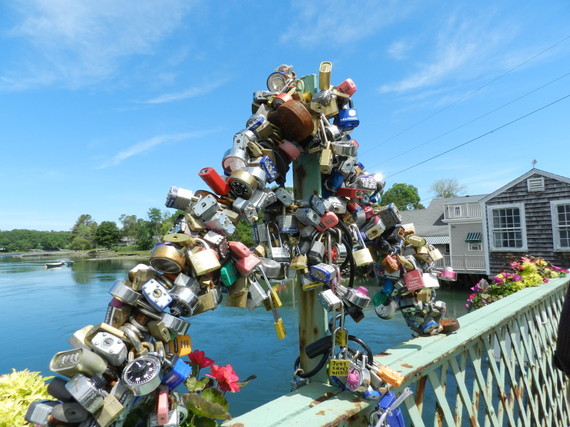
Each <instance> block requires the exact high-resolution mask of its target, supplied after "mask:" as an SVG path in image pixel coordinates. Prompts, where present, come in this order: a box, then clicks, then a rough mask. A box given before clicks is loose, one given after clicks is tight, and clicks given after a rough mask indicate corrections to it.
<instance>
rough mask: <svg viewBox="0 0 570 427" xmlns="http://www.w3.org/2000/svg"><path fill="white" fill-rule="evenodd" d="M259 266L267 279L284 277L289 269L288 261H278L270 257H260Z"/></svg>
mask: <svg viewBox="0 0 570 427" xmlns="http://www.w3.org/2000/svg"><path fill="white" fill-rule="evenodd" d="M260 260H261V264H260V266H259V267H260V268H261V269H262V270H263V271H264V273H265V275H266V276H267V277H268V278H269V279H278V280H281V279H285V278H286V277H287V272H288V269H289V263H287V262H279V261H275V260H274V259H270V258H260Z"/></svg>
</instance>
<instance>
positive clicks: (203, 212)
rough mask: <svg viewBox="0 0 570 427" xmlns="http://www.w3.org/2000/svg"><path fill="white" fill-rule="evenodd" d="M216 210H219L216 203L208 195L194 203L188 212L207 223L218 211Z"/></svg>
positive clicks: (214, 199) (212, 197) (213, 198)
mask: <svg viewBox="0 0 570 427" xmlns="http://www.w3.org/2000/svg"><path fill="white" fill-rule="evenodd" d="M218 209H219V205H218V201H217V200H216V198H215V197H214V196H212V195H211V194H208V195H206V196H205V197H202V198H201V199H200V200H198V201H197V202H196V203H194V205H192V208H191V209H190V212H191V213H192V215H194V216H196V217H198V218H200V219H201V220H203V221H207V220H208V219H210V218H211V217H212V216H214V214H215V213H216V212H217V211H218Z"/></svg>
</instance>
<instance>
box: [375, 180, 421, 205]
mask: <svg viewBox="0 0 570 427" xmlns="http://www.w3.org/2000/svg"><path fill="white" fill-rule="evenodd" d="M381 203H382V205H387V204H389V203H394V204H395V205H396V206H397V207H398V209H399V210H401V211H407V210H410V209H423V208H424V206H423V205H422V204H421V203H420V195H419V194H418V189H417V188H416V187H414V186H413V185H409V184H394V185H392V187H390V188H389V189H388V190H386V191H385V192H384V193H383V194H382V201H381Z"/></svg>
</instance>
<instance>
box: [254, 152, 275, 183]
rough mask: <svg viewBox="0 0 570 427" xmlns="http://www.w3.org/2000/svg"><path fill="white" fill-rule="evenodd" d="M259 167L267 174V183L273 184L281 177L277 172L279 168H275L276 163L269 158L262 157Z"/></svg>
mask: <svg viewBox="0 0 570 427" xmlns="http://www.w3.org/2000/svg"><path fill="white" fill-rule="evenodd" d="M258 163H259V167H261V169H262V170H263V171H264V172H265V175H266V177H267V182H273V181H275V179H276V178H277V176H278V175H279V173H278V172H277V168H276V167H275V163H273V160H271V158H270V157H269V156H262V157H261V159H259V161H258Z"/></svg>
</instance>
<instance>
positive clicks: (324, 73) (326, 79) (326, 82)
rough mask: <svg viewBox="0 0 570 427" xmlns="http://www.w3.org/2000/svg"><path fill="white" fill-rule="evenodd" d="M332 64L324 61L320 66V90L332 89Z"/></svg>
mask: <svg viewBox="0 0 570 427" xmlns="http://www.w3.org/2000/svg"><path fill="white" fill-rule="evenodd" d="M331 72H332V63H331V62H329V61H323V62H321V63H320V64H319V89H320V90H328V89H330V87H331Z"/></svg>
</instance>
